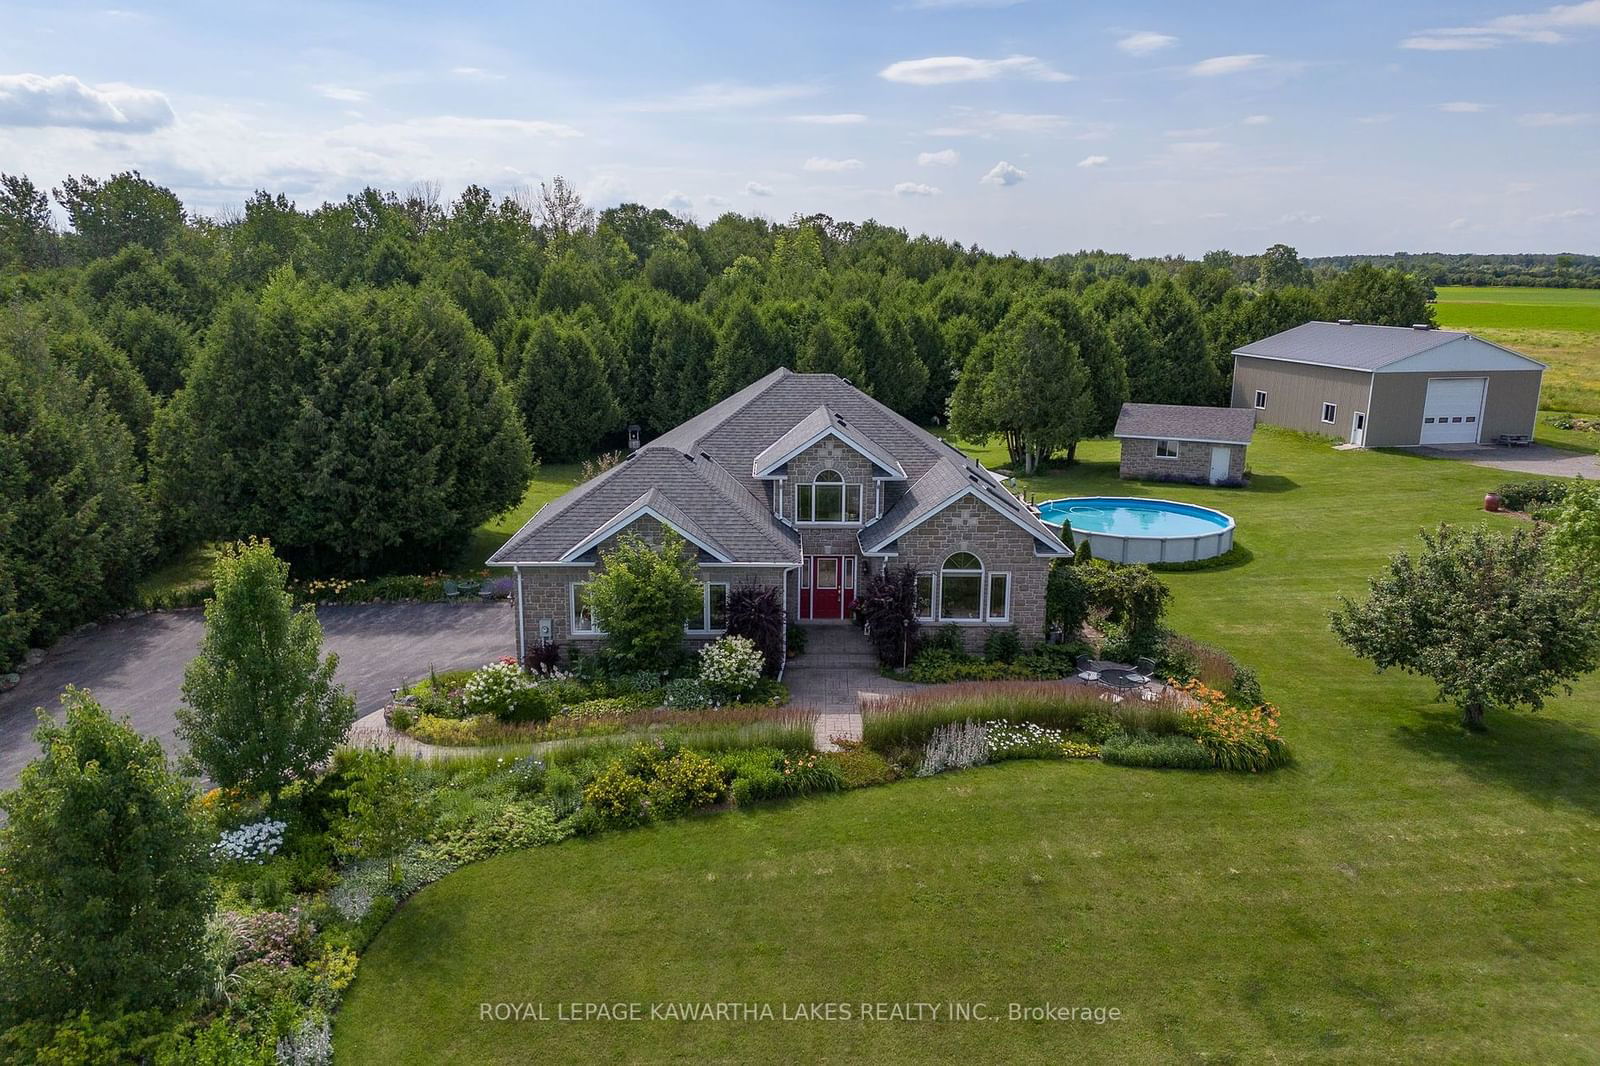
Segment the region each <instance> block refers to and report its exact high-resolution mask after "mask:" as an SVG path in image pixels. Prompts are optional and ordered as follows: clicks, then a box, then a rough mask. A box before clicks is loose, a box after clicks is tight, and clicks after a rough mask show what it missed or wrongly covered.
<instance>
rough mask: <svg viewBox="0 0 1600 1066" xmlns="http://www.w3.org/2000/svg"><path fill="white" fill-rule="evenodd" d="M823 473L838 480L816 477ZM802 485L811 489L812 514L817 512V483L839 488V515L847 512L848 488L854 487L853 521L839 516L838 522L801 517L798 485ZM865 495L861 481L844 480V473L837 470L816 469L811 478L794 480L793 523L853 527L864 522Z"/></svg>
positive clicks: (798, 524)
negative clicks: (854, 509) (854, 511)
mask: <svg viewBox="0 0 1600 1066" xmlns="http://www.w3.org/2000/svg"><path fill="white" fill-rule="evenodd" d="M823 474H832V475H834V476H835V477H837V478H838V479H839V480H838V481H831V480H830V481H819V480H818V478H820V477H821V476H822V475H823ZM802 485H804V486H806V487H808V488H809V489H810V490H811V513H812V514H813V515H814V514H816V513H817V486H819V485H827V486H828V487H830V488H832V487H834V486H837V487H838V489H839V514H840V515H841V516H843V515H845V514H848V513H849V507H848V506H847V505H848V504H849V502H850V490H851V489H854V490H855V494H856V518H855V521H851V520H849V519H846V518H842V517H841V520H840V521H838V522H819V521H817V520H816V519H814V518H803V517H801V515H800V487H801V486H802ZM865 497H866V493H865V492H864V491H863V490H862V487H861V482H859V481H846V480H845V479H844V475H843V474H840V473H839V472H838V471H837V470H833V469H827V470H818V471H817V472H816V474H815V475H814V476H813V477H812V478H811V480H810V481H797V482H795V485H794V524H795V525H797V526H849V527H851V528H855V527H858V526H861V525H864V524H865V522H866V515H865V514H864V513H863V510H862V508H863V506H864V505H865V503H866V498H865Z"/></svg>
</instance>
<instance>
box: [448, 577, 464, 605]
mask: <svg viewBox="0 0 1600 1066" xmlns="http://www.w3.org/2000/svg"><path fill="white" fill-rule="evenodd" d="M460 598H461V587H460V586H459V585H457V584H456V583H455V582H454V581H451V580H449V579H446V580H445V583H444V599H445V602H446V603H452V602H454V601H456V600H458V599H460Z"/></svg>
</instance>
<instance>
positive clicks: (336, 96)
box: [312, 83, 372, 104]
mask: <svg viewBox="0 0 1600 1066" xmlns="http://www.w3.org/2000/svg"><path fill="white" fill-rule="evenodd" d="M312 88H313V89H315V90H317V93H318V94H319V95H321V96H326V97H327V98H328V99H329V100H337V101H339V102H340V103H342V104H359V103H361V102H362V101H364V100H366V99H367V98H368V97H369V96H371V95H372V94H371V93H368V92H367V91H366V90H365V89H352V88H351V87H350V86H348V85H330V84H327V83H324V84H322V85H313V86H312Z"/></svg>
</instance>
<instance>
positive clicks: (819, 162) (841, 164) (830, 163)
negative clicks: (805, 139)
mask: <svg viewBox="0 0 1600 1066" xmlns="http://www.w3.org/2000/svg"><path fill="white" fill-rule="evenodd" d="M864 166H866V164H865V163H863V162H862V161H861V160H859V159H828V158H826V157H825V156H820V155H814V156H812V157H811V158H810V159H807V160H806V161H805V169H806V170H812V171H821V172H823V173H835V172H838V171H843V170H860V169H861V168H862V167H864Z"/></svg>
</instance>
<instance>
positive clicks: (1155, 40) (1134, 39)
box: [1117, 30, 1178, 56]
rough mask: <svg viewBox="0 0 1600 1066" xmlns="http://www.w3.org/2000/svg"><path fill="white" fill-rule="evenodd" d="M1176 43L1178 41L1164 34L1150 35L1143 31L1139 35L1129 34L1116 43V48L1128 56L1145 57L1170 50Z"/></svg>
mask: <svg viewBox="0 0 1600 1066" xmlns="http://www.w3.org/2000/svg"><path fill="white" fill-rule="evenodd" d="M1177 43H1178V39H1177V38H1176V37H1173V36H1171V35H1169V34H1165V33H1151V32H1150V31H1149V30H1143V31H1141V32H1139V33H1130V34H1128V35H1127V36H1126V37H1124V38H1122V39H1121V40H1120V41H1118V42H1117V47H1118V48H1120V49H1122V50H1123V51H1124V52H1126V53H1128V54H1129V55H1130V56H1147V55H1149V54H1150V53H1151V52H1159V51H1161V50H1162V49H1163V48H1171V47H1172V46H1173V45H1175V44H1177Z"/></svg>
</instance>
